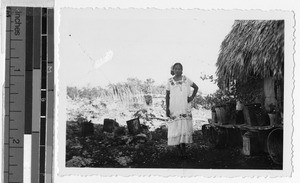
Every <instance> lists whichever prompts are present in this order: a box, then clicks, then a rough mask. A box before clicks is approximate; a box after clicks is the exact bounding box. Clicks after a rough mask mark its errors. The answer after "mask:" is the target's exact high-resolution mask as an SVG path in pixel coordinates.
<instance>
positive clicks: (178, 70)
mask: <svg viewBox="0 0 300 183" xmlns="http://www.w3.org/2000/svg"><path fill="white" fill-rule="evenodd" d="M174 74H175V76H181V75H182V67H181V66H180V65H178V64H176V65H175V66H174Z"/></svg>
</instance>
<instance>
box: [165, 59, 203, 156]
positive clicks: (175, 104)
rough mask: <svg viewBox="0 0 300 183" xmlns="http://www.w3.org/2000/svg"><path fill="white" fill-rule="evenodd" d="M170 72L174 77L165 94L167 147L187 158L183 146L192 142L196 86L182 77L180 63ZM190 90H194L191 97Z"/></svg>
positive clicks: (169, 82) (169, 81)
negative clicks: (193, 102)
mask: <svg viewBox="0 0 300 183" xmlns="http://www.w3.org/2000/svg"><path fill="white" fill-rule="evenodd" d="M172 70H173V72H172V71H171V74H172V75H174V76H173V77H172V78H170V79H169V80H168V83H167V92H166V115H167V116H168V117H170V123H169V125H168V145H176V146H177V148H178V150H179V153H180V156H181V158H187V156H186V145H185V144H186V143H192V142H193V139H192V134H193V120H192V113H191V101H192V100H193V99H194V97H195V96H196V94H197V91H198V86H197V85H196V84H195V83H194V82H192V81H191V80H190V79H189V78H187V77H186V76H184V75H182V70H183V66H182V64H181V63H175V64H174V65H173V67H172ZM191 88H194V90H193V93H192V95H191Z"/></svg>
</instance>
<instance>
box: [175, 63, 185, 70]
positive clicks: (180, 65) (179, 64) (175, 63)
mask: <svg viewBox="0 0 300 183" xmlns="http://www.w3.org/2000/svg"><path fill="white" fill-rule="evenodd" d="M176 65H179V66H180V67H181V69H182V70H183V66H182V64H181V63H179V62H177V63H175V64H174V65H173V68H174V67H175V66H176Z"/></svg>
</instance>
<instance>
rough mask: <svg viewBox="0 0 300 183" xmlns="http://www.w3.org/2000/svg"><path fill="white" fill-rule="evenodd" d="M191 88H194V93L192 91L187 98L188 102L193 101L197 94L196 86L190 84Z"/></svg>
mask: <svg viewBox="0 0 300 183" xmlns="http://www.w3.org/2000/svg"><path fill="white" fill-rule="evenodd" d="M192 88H194V91H193V94H192V96H190V97H188V102H191V101H193V100H194V98H195V96H196V94H197V92H198V86H197V85H196V84H195V83H193V84H192Z"/></svg>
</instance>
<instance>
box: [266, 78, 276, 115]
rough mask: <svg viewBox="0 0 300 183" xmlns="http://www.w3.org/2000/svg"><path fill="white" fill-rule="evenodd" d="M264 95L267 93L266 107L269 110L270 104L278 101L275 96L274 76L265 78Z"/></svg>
mask: <svg viewBox="0 0 300 183" xmlns="http://www.w3.org/2000/svg"><path fill="white" fill-rule="evenodd" d="M264 95H265V109H266V110H269V105H270V104H275V105H276V103H277V101H276V97H275V81H274V79H273V78H272V77H268V78H265V79H264Z"/></svg>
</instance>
